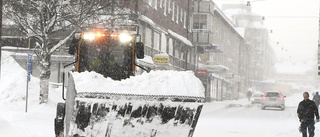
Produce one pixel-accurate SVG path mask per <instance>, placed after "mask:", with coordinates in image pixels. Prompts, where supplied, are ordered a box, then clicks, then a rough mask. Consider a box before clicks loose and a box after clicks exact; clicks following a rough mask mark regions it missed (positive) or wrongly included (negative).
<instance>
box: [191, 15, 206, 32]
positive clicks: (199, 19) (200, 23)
mask: <svg viewBox="0 0 320 137" xmlns="http://www.w3.org/2000/svg"><path fill="white" fill-rule="evenodd" d="M192 28H193V29H194V30H197V29H199V30H203V29H208V25H207V14H194V15H193V27H192Z"/></svg>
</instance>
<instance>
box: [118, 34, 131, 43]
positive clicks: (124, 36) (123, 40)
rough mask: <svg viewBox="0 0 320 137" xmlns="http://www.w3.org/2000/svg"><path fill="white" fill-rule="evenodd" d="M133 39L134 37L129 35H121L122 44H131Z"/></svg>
mask: <svg viewBox="0 0 320 137" xmlns="http://www.w3.org/2000/svg"><path fill="white" fill-rule="evenodd" d="M132 39H133V37H132V35H130V34H128V33H120V35H119V40H120V42H121V43H127V42H130V41H131V40H132Z"/></svg>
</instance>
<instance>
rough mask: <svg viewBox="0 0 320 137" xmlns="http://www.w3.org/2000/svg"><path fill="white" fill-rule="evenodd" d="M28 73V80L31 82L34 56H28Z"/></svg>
mask: <svg viewBox="0 0 320 137" xmlns="http://www.w3.org/2000/svg"><path fill="white" fill-rule="evenodd" d="M27 66H28V68H27V71H28V75H27V80H28V81H30V79H31V78H30V74H31V73H32V54H28V63H27Z"/></svg>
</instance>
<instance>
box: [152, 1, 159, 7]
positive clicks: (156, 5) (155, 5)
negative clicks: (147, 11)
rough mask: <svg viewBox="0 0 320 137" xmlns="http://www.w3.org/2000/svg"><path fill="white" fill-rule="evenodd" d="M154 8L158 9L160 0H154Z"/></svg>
mask: <svg viewBox="0 0 320 137" xmlns="http://www.w3.org/2000/svg"><path fill="white" fill-rule="evenodd" d="M152 1H153V7H154V9H158V0H152Z"/></svg>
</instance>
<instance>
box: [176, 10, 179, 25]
mask: <svg viewBox="0 0 320 137" xmlns="http://www.w3.org/2000/svg"><path fill="white" fill-rule="evenodd" d="M176 23H177V24H179V6H177V19H176Z"/></svg>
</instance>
